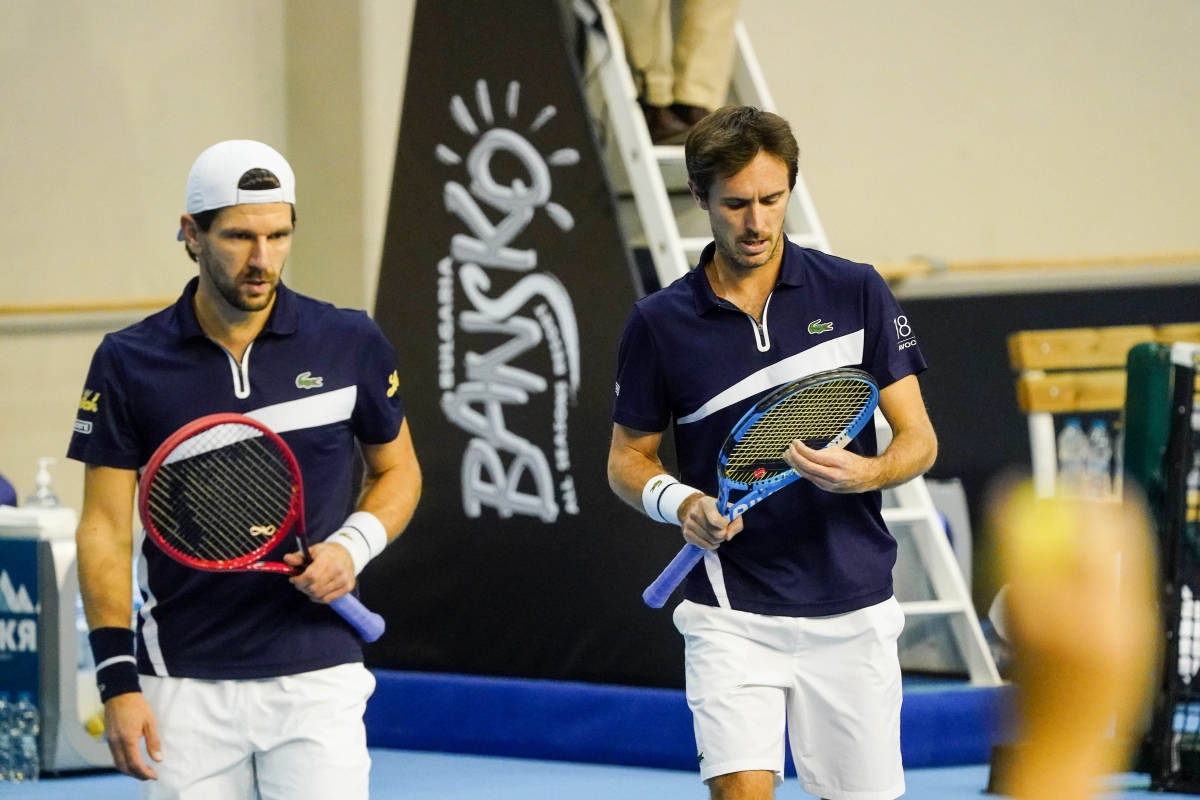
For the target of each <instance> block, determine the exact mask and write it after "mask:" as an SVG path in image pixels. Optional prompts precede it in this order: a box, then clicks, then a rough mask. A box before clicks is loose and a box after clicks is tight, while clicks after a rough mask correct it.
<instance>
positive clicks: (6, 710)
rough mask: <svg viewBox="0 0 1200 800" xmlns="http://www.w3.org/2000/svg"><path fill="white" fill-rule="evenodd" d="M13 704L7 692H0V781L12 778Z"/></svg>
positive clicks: (14, 740)
mask: <svg viewBox="0 0 1200 800" xmlns="http://www.w3.org/2000/svg"><path fill="white" fill-rule="evenodd" d="M12 713H13V704H12V700H11V698H10V697H9V695H8V692H0V781H11V780H12V779H13V777H12V775H13V745H14V743H15V742H16V739H14V738H13V734H12V727H13V726H12Z"/></svg>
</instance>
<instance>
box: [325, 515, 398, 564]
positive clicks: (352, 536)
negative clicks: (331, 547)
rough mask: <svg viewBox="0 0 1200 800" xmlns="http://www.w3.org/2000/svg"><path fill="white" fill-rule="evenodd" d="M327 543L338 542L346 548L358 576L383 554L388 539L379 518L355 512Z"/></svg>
mask: <svg viewBox="0 0 1200 800" xmlns="http://www.w3.org/2000/svg"><path fill="white" fill-rule="evenodd" d="M325 541H327V542H337V543H338V544H340V545H341V546H342V547H344V548H346V550H347V552H349V553H350V559H351V560H352V561H353V562H354V574H355V575H357V574H359V573H360V572H362V571H363V567H365V566H366V565H367V562H368V561H370V560H371V559H372V558H374V557H375V556H377V555H379V554H380V553H382V552H383V548H385V547H387V543H388V537H387V530H386V529H385V528H384V527H383V523H382V522H380V521H379V517H377V516H375V515H374V514H372V513H371V512H370V511H355V512H354V513H353V514H351V515H350V516H348V517H346V521H345V522H343V523H342V527H340V528H338V529H337V530H336V531H334V532H333V533H332V534H331V535H330V537H329V538H328V539H326V540H325Z"/></svg>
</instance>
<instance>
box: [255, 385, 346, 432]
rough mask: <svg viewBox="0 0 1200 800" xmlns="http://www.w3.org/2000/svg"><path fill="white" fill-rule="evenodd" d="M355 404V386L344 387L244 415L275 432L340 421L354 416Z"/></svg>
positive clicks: (265, 407) (314, 426) (264, 407)
mask: <svg viewBox="0 0 1200 800" xmlns="http://www.w3.org/2000/svg"><path fill="white" fill-rule="evenodd" d="M357 401H358V387H357V386H353V385H352V386H345V387H343V388H341V389H334V390H333V391H330V392H322V393H321V394H316V395H312V396H310V397H301V398H300V399H298V400H288V401H287V402H284V403H276V404H275V405H270V406H263V407H262V408H259V409H255V410H254V411H249V412H247V413H246V416H247V417H250V418H252V419H256V420H258V421H259V422H261V423H263V424H264V425H266V426H267V427H268V428H270V429H271V430H273V431H275V432H276V433H283V432H284V431H296V430H303V429H305V428H316V427H319V426H321V425H332V424H333V423H335V422H344V421H345V420H348V419H350V416H351V415H352V414H353V413H354V404H355V403H356V402H357Z"/></svg>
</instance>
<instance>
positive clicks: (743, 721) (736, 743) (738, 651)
mask: <svg viewBox="0 0 1200 800" xmlns="http://www.w3.org/2000/svg"><path fill="white" fill-rule="evenodd" d="M674 620H675V627H676V628H678V629H679V632H680V633H681V634H683V638H684V658H685V662H686V686H687V700H688V705H689V706H691V709H692V719H693V725H694V727H695V731H696V750H697V758H699V760H700V777H701V779H702V780H705V781H707V780H709V779H711V778H713V777H716V776H718V775H725V774H728V773H731V772H742V771H746V770H768V771H771V772H774V773H775V784H776V785H779V784H780V783H782V782H783V765H784V750H783V748H784V738H785V735H784V731H785V726H786V730H787V732H788V733H787V738H788V739H789V740H790V744H791V748H792V760H793V761H794V762H795V764H796V772H797V774H798V776H799V778H800V782H801V784H802V785H803V786H804V789H805V791H807V792H809V793H811V794H814V795H816V796H818V797H824V798H830V799H831V800H893V799H894V798H896V797H899V796H900V795H902V794H904V768H903V765H902V764H901V760H900V703H901V700H902V697H903V691H902V687H901V679H900V659H899V655H898V653H897V648H896V640H897V638H898V637H899V636H900V631H901V630H902V629H903V628H904V612H902V611H901V610H900V604H899V603H898V602H897V601H896V599H895V598H891V599H888V600H885V601H884V602H882V603H879V604H877V605H874V606H869V607H867V608H864V609H860V610H858V611H852V612H850V613H847V614H837V615H834V616H828V617H774V616H765V615H762V614H751V613H748V612H745V611H734V610H731V609H723V608H715V607H712V606H706V605H701V604H698V603H692V602H690V601H687V600H685V601H684V602H682V603H681V604H680V605H679V606H678V607H676V609H675V615H674Z"/></svg>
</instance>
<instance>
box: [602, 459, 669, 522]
mask: <svg viewBox="0 0 1200 800" xmlns="http://www.w3.org/2000/svg"><path fill="white" fill-rule="evenodd" d="M664 472H666V468H665V467H664V466H663V464H662V461H660V460H659V459H657V458H650V457H648V456H647V455H645V454H644V453H642V452H640V451H638V450H636V449H634V448H632V447H620V446H618V447H614V448H613V449H611V450H610V451H609V453H608V485H609V487H610V488H611V489H612V490H613V493H614V494H616V496H617V497H619V498H621V499H622V500H624V501H625V502H626V503H628V504H629V505H631V506H633V507H634V508H636V509H637V510H638V511H642V510H643V509H642V489H643V488H645V486H646V481H648V480H650V479H651V478H653V477H654V476H655V475H661V474H662V473H664Z"/></svg>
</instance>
